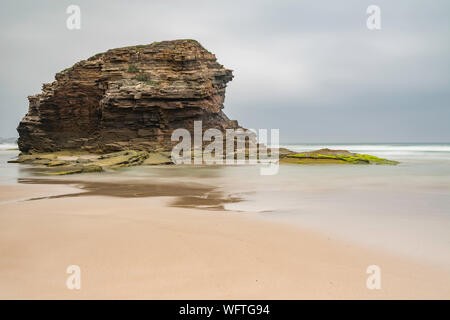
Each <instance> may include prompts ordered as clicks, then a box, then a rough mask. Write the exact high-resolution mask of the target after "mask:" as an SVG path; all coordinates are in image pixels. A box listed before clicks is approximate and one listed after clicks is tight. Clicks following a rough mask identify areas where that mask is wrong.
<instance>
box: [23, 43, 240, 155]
mask: <svg viewBox="0 0 450 320" xmlns="http://www.w3.org/2000/svg"><path fill="white" fill-rule="evenodd" d="M232 78H233V75H232V71H231V70H229V69H226V68H224V67H223V66H222V65H221V64H219V63H218V62H217V61H216V57H215V55H214V54H212V53H211V52H209V51H207V50H206V49H205V48H203V47H202V46H201V45H200V43H198V42H197V41H195V40H175V41H162V42H154V43H152V44H149V45H138V46H132V47H125V48H118V49H112V50H108V51H106V52H104V53H99V54H97V55H95V56H93V57H91V58H89V59H87V60H83V61H80V62H78V63H76V64H75V65H74V66H72V67H71V68H68V69H66V70H63V71H61V72H59V73H57V74H56V76H55V79H56V80H55V81H54V82H52V83H47V84H44V85H43V88H42V93H40V94H37V95H33V96H29V97H28V100H29V110H28V113H27V114H26V116H25V117H24V118H23V119H22V121H21V122H20V124H19V126H18V128H17V131H18V132H19V139H18V145H19V149H20V150H21V151H22V152H26V153H31V152H54V151H60V150H86V151H89V152H95V153H108V152H115V151H123V150H129V149H133V150H142V151H143V150H145V151H163V150H170V149H171V147H172V142H171V139H170V137H171V134H172V131H173V130H174V129H177V128H186V129H188V130H190V131H193V123H194V121H196V120H202V122H203V130H206V129H208V128H217V129H219V130H221V131H224V130H225V129H227V128H234V129H235V128H237V127H238V124H237V122H236V121H230V120H229V119H228V118H227V116H226V115H225V114H224V113H223V112H222V109H223V104H224V99H225V88H226V86H227V83H228V82H229V81H231V80H232Z"/></svg>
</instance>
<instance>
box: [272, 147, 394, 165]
mask: <svg viewBox="0 0 450 320" xmlns="http://www.w3.org/2000/svg"><path fill="white" fill-rule="evenodd" d="M280 162H281V163H283V162H284V163H298V164H311V163H324V164H325V163H331V164H332V163H347V164H387V165H395V164H398V163H399V162H398V161H394V160H388V159H383V158H378V157H376V156H371V155H368V154H359V153H352V152H350V151H347V150H331V149H327V148H325V149H320V150H315V151H310V152H303V153H291V154H287V155H285V156H284V157H283V158H281V159H280Z"/></svg>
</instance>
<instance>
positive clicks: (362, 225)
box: [0, 143, 450, 268]
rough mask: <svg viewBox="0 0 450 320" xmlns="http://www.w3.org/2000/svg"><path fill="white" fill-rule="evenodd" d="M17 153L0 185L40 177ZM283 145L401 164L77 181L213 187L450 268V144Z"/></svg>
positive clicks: (235, 200) (228, 202) (240, 205)
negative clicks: (271, 173)
mask: <svg viewBox="0 0 450 320" xmlns="http://www.w3.org/2000/svg"><path fill="white" fill-rule="evenodd" d="M14 147H15V146H14V145H0V183H17V182H18V179H20V178H29V177H33V176H34V173H33V170H30V168H28V167H27V166H24V165H19V164H8V163H7V160H8V159H12V158H14V157H15V156H16V155H17V154H18V151H7V149H10V148H14ZM282 147H286V148H289V149H291V150H294V151H299V152H300V151H310V150H315V149H320V148H325V147H327V148H330V149H345V150H349V151H352V152H357V153H367V154H371V155H375V156H378V157H382V158H387V159H391V160H397V161H400V164H399V165H395V166H389V165H372V166H368V165H282V166H280V170H279V173H278V174H277V175H274V176H261V175H260V174H259V173H260V171H259V168H258V167H256V166H227V167H217V166H202V167H189V166H166V167H132V168H127V169H124V170H121V171H120V172H118V173H102V174H93V175H89V176H85V175H78V176H76V175H73V176H70V179H72V180H73V179H81V180H83V179H86V180H87V179H89V180H93V179H94V180H95V179H97V180H99V179H101V180H102V181H106V180H108V181H111V182H113V183H116V184H120V182H121V181H131V180H136V181H137V180H139V181H141V182H145V181H151V182H152V183H158V182H164V183H172V184H173V185H174V186H176V185H179V184H181V183H195V184H203V185H208V186H213V187H214V188H216V190H217V192H216V193H220V198H221V199H222V200H223V203H222V204H221V205H222V206H223V208H224V209H225V210H228V211H229V212H230V214H249V215H254V216H258V217H260V218H262V219H269V220H273V221H274V222H275V221H276V222H279V223H288V224H295V225H299V226H301V227H304V228H307V229H312V230H315V231H317V232H321V233H325V234H327V235H328V236H329V237H332V238H337V239H342V240H343V241H348V242H350V243H356V244H358V245H364V246H367V247H368V248H372V249H377V248H379V249H383V250H387V251H391V252H392V253H395V254H402V255H405V256H407V257H409V258H411V259H417V260H419V261H421V262H426V263H428V264H436V265H444V266H446V267H447V268H449V267H450V144H449V143H427V144H423V143H421V144H414V143H408V144H400V143H399V144H387V143H362V144H286V145H282ZM61 179H69V178H61ZM204 198H208V195H204ZM199 207H200V206H199ZM205 207H208V202H205ZM267 236H268V237H270V235H267ZM374 264H376V262H374Z"/></svg>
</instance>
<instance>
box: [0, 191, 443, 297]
mask: <svg viewBox="0 0 450 320" xmlns="http://www.w3.org/2000/svg"><path fill="white" fill-rule="evenodd" d="M79 192H80V190H79V189H78V188H76V187H75V186H63V185H56V186H55V185H47V184H45V185H40V184H20V185H18V184H15V185H7V184H3V185H0V195H1V196H2V198H1V202H0V257H1V259H0V298H1V299H24V298H25V299H118V298H121V299H396V298H401V299H417V298H424V299H436V298H437V299H448V298H450V272H449V270H448V268H440V267H437V266H433V265H429V264H426V263H418V262H417V261H412V260H409V259H406V258H404V257H399V256H396V255H393V254H390V253H388V252H383V251H381V250H373V249H367V248H364V247H362V246H358V245H355V244H354V243H351V242H346V241H342V240H341V239H336V238H332V237H330V236H329V235H327V234H325V233H320V232H315V231H312V230H308V229H306V228H301V227H299V226H295V225H288V224H286V223H282V222H274V221H267V220H264V219H260V218H259V217H258V215H255V214H251V213H245V214H243V213H238V212H233V211H220V210H213V211H211V210H204V209H202V210H200V209H196V208H180V207H173V206H170V205H169V204H170V203H171V201H173V197H165V196H161V197H111V196H106V195H90V196H76V197H61V198H58V197H56V198H46V197H48V196H52V195H58V194H64V193H79ZM36 197H37V198H39V197H40V198H41V199H39V200H30V201H24V199H25V198H28V199H29V198H36ZM42 197H43V198H42ZM373 264H376V265H378V266H380V268H381V272H382V280H381V285H382V288H381V290H369V289H367V287H366V279H367V277H368V276H369V275H368V274H366V268H367V266H369V265H373ZM69 265H78V266H79V267H80V269H81V289H80V290H69V289H68V288H67V287H66V280H67V277H68V276H69V275H68V274H67V273H66V269H67V267H68V266H69Z"/></svg>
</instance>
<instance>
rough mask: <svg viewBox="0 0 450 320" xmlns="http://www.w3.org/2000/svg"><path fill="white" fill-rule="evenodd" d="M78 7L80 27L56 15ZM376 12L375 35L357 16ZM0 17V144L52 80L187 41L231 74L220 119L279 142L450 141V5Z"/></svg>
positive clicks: (86, 9) (141, 7)
mask: <svg viewBox="0 0 450 320" xmlns="http://www.w3.org/2000/svg"><path fill="white" fill-rule="evenodd" d="M70 4H77V5H79V6H80V8H81V29H80V30H68V29H67V28H66V19H67V17H68V14H66V8H67V6H68V5H70ZM371 4H375V5H378V6H379V7H380V8H381V30H376V31H371V30H368V29H367V27H366V19H367V16H368V15H367V14H366V9H367V7H368V6H369V5H371ZM0 6H1V8H0V9H1V10H0V43H1V51H0V55H1V59H0V68H1V75H0V115H1V117H0V125H1V127H0V136H3V137H10V136H16V135H17V133H16V131H15V128H16V127H17V124H18V122H19V121H20V119H21V117H22V116H23V115H24V114H25V113H26V111H27V109H28V101H27V96H28V95H31V94H36V93H39V92H40V90H41V85H42V83H44V82H51V81H52V80H53V79H54V74H55V73H56V72H58V71H60V70H62V69H65V68H67V67H69V66H72V65H73V64H74V63H75V62H77V61H79V60H81V59H86V58H88V57H90V56H92V55H94V54H96V53H98V52H102V51H105V50H107V49H110V48H115V47H122V46H128V45H136V44H146V43H151V42H153V41H161V40H172V39H183V38H190V39H196V40H198V41H200V43H202V45H203V46H204V47H205V48H207V49H208V50H210V51H212V52H213V53H215V54H216V56H217V58H218V61H219V62H220V63H221V64H223V65H224V66H225V67H227V68H230V69H233V70H234V75H235V78H234V80H233V81H232V82H231V83H229V86H228V88H227V92H226V99H225V109H224V111H225V113H226V114H227V115H228V116H229V117H230V118H232V119H236V120H239V122H240V124H241V125H243V126H245V127H247V128H268V129H270V128H279V129H280V140H281V141H282V142H450V88H449V86H450V85H449V84H450V22H449V21H450V2H449V1H444V0H443V1H437V0H433V1H420V0H417V1H414V0H403V1H401V0H389V1H379V0H371V1H365V0H354V1H348V0H346V1H344V0H343V1H336V0H328V1H319V0H314V1H313V0H311V1H300V0H297V1H245V0H240V1H230V0H227V1H212V0H207V1H196V0H189V1H186V0H184V1H170V0H169V1H168V0H165V1H111V0H108V1H106V0H105V1H92V0H90V1H80V0H78V1H76V0H71V1H61V0H57V1H56V0H55V1H42V0H41V1H24V0H20V1H17V0H14V1H10V0H2V1H1V4H0Z"/></svg>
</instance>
